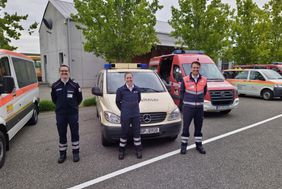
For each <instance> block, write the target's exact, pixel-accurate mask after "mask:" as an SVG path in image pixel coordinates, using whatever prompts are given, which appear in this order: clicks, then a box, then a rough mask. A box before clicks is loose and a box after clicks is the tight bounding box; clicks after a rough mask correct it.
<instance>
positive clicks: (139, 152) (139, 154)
mask: <svg viewBox="0 0 282 189" xmlns="http://www.w3.org/2000/svg"><path fill="white" fill-rule="evenodd" d="M136 157H137V159H141V158H142V151H136Z"/></svg>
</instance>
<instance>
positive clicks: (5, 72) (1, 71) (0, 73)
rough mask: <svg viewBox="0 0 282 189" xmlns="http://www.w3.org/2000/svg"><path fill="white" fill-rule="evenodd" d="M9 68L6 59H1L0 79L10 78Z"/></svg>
mask: <svg viewBox="0 0 282 189" xmlns="http://www.w3.org/2000/svg"><path fill="white" fill-rule="evenodd" d="M10 75H11V72H10V66H9V59H8V57H3V58H1V59H0V77H3V76H10Z"/></svg>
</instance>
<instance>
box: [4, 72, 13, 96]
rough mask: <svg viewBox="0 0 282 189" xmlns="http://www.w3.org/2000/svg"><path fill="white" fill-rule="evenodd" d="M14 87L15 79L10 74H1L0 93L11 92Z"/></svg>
mask: <svg viewBox="0 0 282 189" xmlns="http://www.w3.org/2000/svg"><path fill="white" fill-rule="evenodd" d="M14 89H15V81H14V78H13V77H11V76H3V77H1V78H0V94H3V93H11V92H13V90H14Z"/></svg>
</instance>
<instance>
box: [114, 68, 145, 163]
mask: <svg viewBox="0 0 282 189" xmlns="http://www.w3.org/2000/svg"><path fill="white" fill-rule="evenodd" d="M124 79H125V84H124V85H123V86H122V87H120V88H118V90H117V92H116V104H117V107H118V108H119V109H120V111H121V131H122V134H121V137H120V143H119V159H120V160H122V159H124V155H125V147H126V144H127V140H128V134H129V128H130V124H131V125H132V129H133V141H134V145H135V150H136V156H137V158H138V159H140V158H142V145H141V136H140V110H139V102H140V101H141V93H140V89H139V87H137V86H136V85H134V83H133V74H132V73H130V72H129V73H125V74H124Z"/></svg>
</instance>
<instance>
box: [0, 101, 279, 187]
mask: <svg viewBox="0 0 282 189" xmlns="http://www.w3.org/2000/svg"><path fill="white" fill-rule="evenodd" d="M281 104H282V100H280V99H278V100H273V101H264V100H262V99H259V98H249V97H242V98H240V105H239V107H238V108H237V109H235V110H233V111H232V112H231V113H230V114H228V115H220V114H206V115H205V120H204V127H203V134H204V140H208V139H211V138H214V137H217V136H222V135H224V134H226V133H229V132H231V131H234V130H237V129H240V128H245V127H246V126H249V125H252V124H254V123H258V122H260V121H263V120H266V119H269V118H271V117H274V116H276V115H280V114H282V108H281V107H282V106H281ZM281 122H282V117H279V118H276V119H274V120H271V121H267V122H266V123H261V124H259V125H257V126H256V127H253V128H250V129H247V130H244V131H241V132H238V133H236V134H233V135H226V136H225V137H222V138H220V139H218V140H215V141H211V142H209V143H207V144H205V145H204V146H205V149H206V151H207V154H206V155H201V154H199V153H198V152H197V151H196V150H195V149H194V148H192V149H190V150H188V151H187V154H186V155H180V154H178V153H177V154H175V155H171V156H168V157H166V158H163V159H162V160H160V161H156V162H153V163H151V164H144V165H143V166H141V167H140V168H137V169H134V170H132V171H125V172H124V173H123V174H120V175H118V176H114V177H108V179H106V180H104V181H102V182H97V184H94V185H90V186H89V187H88V188H101V189H102V188H103V189H104V188H105V189H107V188H109V189H110V188H122V189H124V188H135V189H139V188H140V189H141V188H160V189H161V188H162V189H163V188H165V189H166V188H169V189H170V188H193V189H194V188H232V189H233V188H238V189H239V188H256V189H257V188H259V189H260V188H271V189H272V188H273V189H278V188H282V149H281V145H282V137H281V136H282V124H281ZM191 126H193V125H191ZM190 131H191V133H193V129H192V128H191V130H190ZM68 134H69V133H68ZM80 138H81V161H80V162H78V163H74V162H72V155H71V150H69V151H68V159H67V161H66V162H65V163H63V164H60V165H59V164H57V158H58V151H57V150H58V141H57V140H58V136H57V130H56V126H55V117H54V113H53V112H49V113H42V114H40V115H39V122H38V124H37V125H36V126H33V127H24V128H23V129H22V130H21V131H20V132H19V133H18V134H17V135H16V136H15V137H14V138H13V139H12V141H11V145H10V149H11V150H10V151H9V152H8V153H7V159H6V164H5V165H4V167H3V168H2V169H1V170H0V188H1V189H2V188H4V189H6V188H7V189H8V188H11V189H12V188H13V189H17V188H22V189H24V188H29V189H30V188H69V187H73V186H76V185H78V184H81V183H84V182H87V181H90V180H93V179H96V178H98V177H101V176H104V175H107V174H110V173H113V172H115V171H119V170H121V169H124V168H128V167H129V166H134V165H136V164H138V163H142V162H146V161H147V160H152V158H156V157H160V156H162V155H163V154H166V153H168V152H172V151H175V150H178V149H179V146H180V136H179V137H178V138H177V139H176V140H175V141H173V142H171V141H168V140H152V141H146V142H144V151H143V159H141V160H139V159H136V157H135V154H134V148H133V146H132V145H130V146H129V148H128V149H127V156H126V157H125V159H124V160H123V161H120V160H118V157H117V155H118V154H117V153H118V146H117V145H113V146H111V147H103V146H102V145H101V141H100V138H101V135H100V128H99V122H98V119H97V118H96V109H95V107H88V108H81V109H80ZM190 144H192V142H191V143H190ZM70 147H71V144H70V141H69V149H70Z"/></svg>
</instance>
